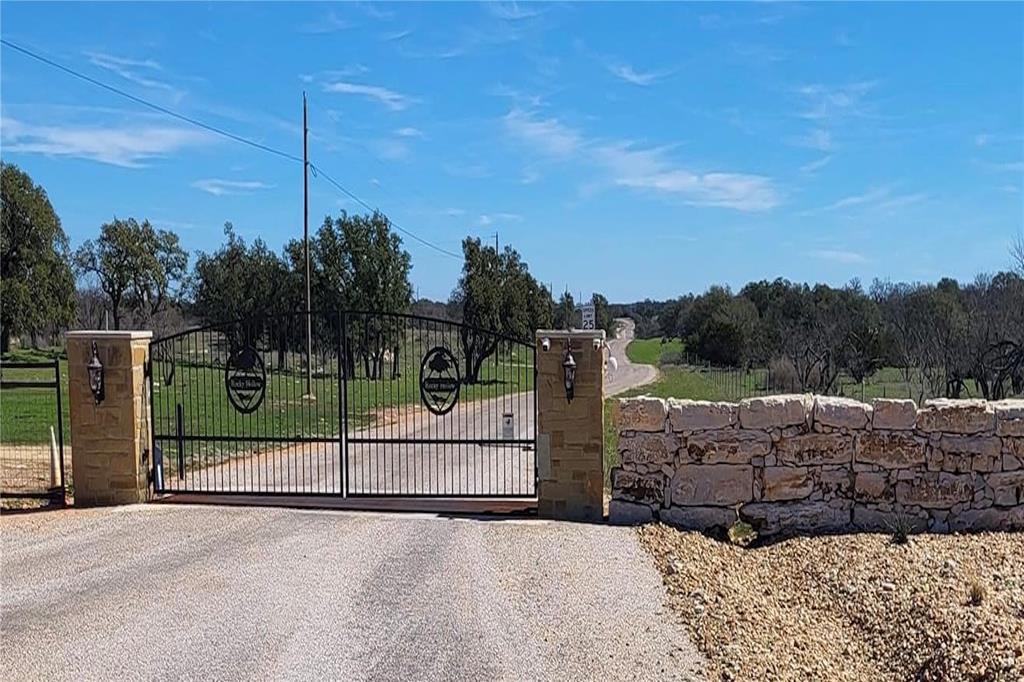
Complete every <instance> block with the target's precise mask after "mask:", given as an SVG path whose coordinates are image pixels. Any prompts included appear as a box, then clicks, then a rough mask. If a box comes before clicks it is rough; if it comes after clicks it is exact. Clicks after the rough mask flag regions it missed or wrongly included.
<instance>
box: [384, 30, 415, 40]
mask: <svg viewBox="0 0 1024 682" xmlns="http://www.w3.org/2000/svg"><path fill="white" fill-rule="evenodd" d="M412 34H413V30H412V29H411V28H407V29H405V30H404V31H392V32H391V33H385V34H384V35H382V36H381V37H380V39H381V40H383V41H384V42H386V43H394V42H398V41H399V40H405V39H406V38H408V37H409V36H411V35H412Z"/></svg>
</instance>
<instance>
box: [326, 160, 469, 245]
mask: <svg viewBox="0 0 1024 682" xmlns="http://www.w3.org/2000/svg"><path fill="white" fill-rule="evenodd" d="M309 168H310V170H312V171H313V177H317V176H323V179H324V180H326V181H327V182H329V183H331V184H332V185H334V186H335V187H337V188H338V189H339V190H341V191H342V192H343V193H344V194H345V195H346V196H348V197H349V198H350V199H352V200H353V201H355V202H356V203H357V204H359V205H360V206H362V207H363V208H365V209H366V210H367V211H370V212H374V211H376V212H381V211H380V209H378V208H376V207H374V206H371V205H370V204H368V203H366V202H365V201H363V200H362V199H360V198H359V197H357V196H356V195H355V194H353V193H352V192H350V191H348V190H347V189H345V187H344V186H343V185H342V184H341V183H339V182H338V181H337V180H335V179H334V178H332V177H331V176H330V175H328V174H327V173H326V172H325V171H324V170H323V169H322V168H318V167H317V166H316V164H314V163H310V164H309ZM388 222H389V223H391V224H392V225H394V227H395V229H396V230H398V231H399V232H401V233H403V234H406V235H409V236H410V237H412V238H413V239H415V240H416V241H418V242H419V243H421V244H424V245H425V246H429V247H430V248H432V249H434V250H435V251H437V252H439V253H443V254H444V255H446V256H451V257H452V258H462V256H461V255H459V254H457V253H455V252H454V251H449V250H448V249H445V248H443V247H440V246H438V245H437V244H434V243H432V242H429V241H427V240H426V239H424V238H422V237H420V236H419V235H417V234H416V233H414V232H410V231H409V230H407V229H405V228H404V227H402V226H401V225H399V224H398V223H396V222H395V221H394V220H393V219H391V218H388Z"/></svg>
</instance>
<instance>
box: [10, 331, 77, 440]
mask: <svg viewBox="0 0 1024 682" xmlns="http://www.w3.org/2000/svg"><path fill="white" fill-rule="evenodd" d="M56 356H57V353H56V352H55V351H45V350H17V351H13V352H11V353H8V354H5V355H4V357H3V362H53V358H54V357H56ZM0 371H2V373H3V378H4V380H6V381H53V370H52V369H12V368H10V367H2V368H0ZM60 374H61V380H60V383H61V407H62V412H63V425H64V443H65V444H67V443H69V442H70V441H69V439H70V438H71V417H70V408H69V406H68V363H67V361H66V360H64V359H61V360H60ZM51 426H53V427H54V429H56V427H57V396H56V392H55V391H54V390H53V389H52V388H10V389H4V390H2V391H0V443H10V444H18V445H21V444H30V443H48V442H49V441H50V427H51Z"/></svg>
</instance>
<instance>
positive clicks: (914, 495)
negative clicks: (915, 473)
mask: <svg viewBox="0 0 1024 682" xmlns="http://www.w3.org/2000/svg"><path fill="white" fill-rule="evenodd" d="M973 498H974V476H973V475H972V474H949V473H946V472H944V471H941V472H927V473H924V474H922V475H921V476H920V477H919V478H916V479H913V480H909V481H899V482H898V483H897V484H896V500H897V501H898V502H899V503H900V504H904V505H918V506H920V507H924V508H925V509H949V508H951V507H953V506H955V505H957V504H961V503H964V502H970V501H971V500H972V499H973Z"/></svg>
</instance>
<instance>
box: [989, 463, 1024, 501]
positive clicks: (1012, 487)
mask: <svg viewBox="0 0 1024 682" xmlns="http://www.w3.org/2000/svg"><path fill="white" fill-rule="evenodd" d="M985 480H986V481H987V482H988V485H989V486H991V488H992V502H993V504H995V505H996V506H997V507H1013V506H1016V505H1019V504H1024V471H1021V470H1018V471H1004V472H1002V473H998V474H989V475H988V476H987V477H986V479H985Z"/></svg>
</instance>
